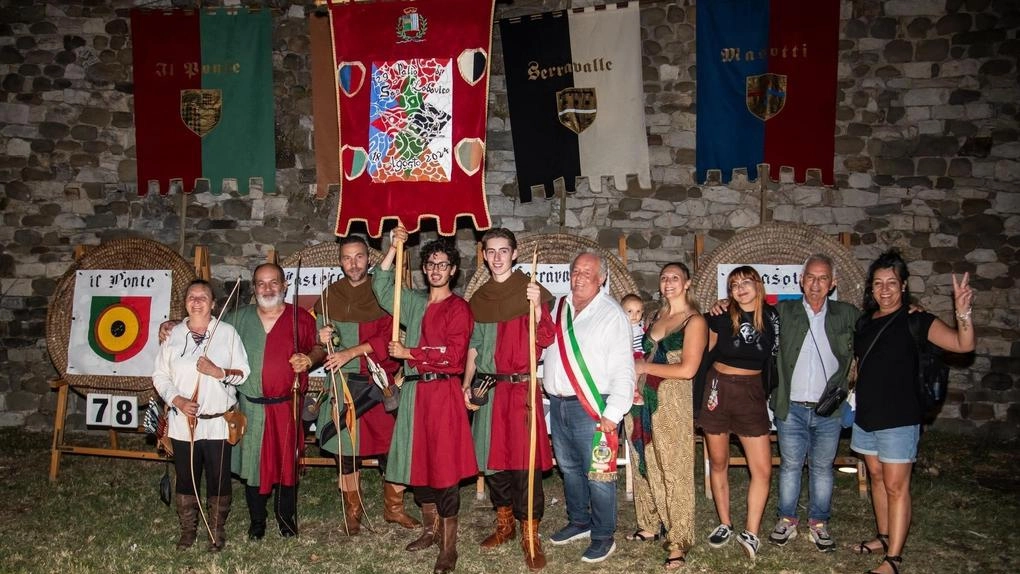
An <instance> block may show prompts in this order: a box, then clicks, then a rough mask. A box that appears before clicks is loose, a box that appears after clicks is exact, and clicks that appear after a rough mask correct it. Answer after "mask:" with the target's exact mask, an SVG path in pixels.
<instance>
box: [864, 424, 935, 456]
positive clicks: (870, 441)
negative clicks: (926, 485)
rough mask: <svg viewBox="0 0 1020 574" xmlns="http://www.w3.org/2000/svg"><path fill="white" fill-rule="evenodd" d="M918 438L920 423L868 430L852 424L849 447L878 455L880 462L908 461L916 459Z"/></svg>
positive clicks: (919, 436)
mask: <svg viewBox="0 0 1020 574" xmlns="http://www.w3.org/2000/svg"><path fill="white" fill-rule="evenodd" d="M920 438H921V425H910V426H905V427H894V428H891V429H882V430H877V431H872V432H868V431H866V430H864V429H862V428H861V427H859V426H857V425H856V424H854V431H853V436H852V438H851V439H850V449H851V450H854V451H856V452H859V453H861V454H869V455H872V456H878V460H879V461H880V462H890V463H909V462H914V460H915V459H917V441H918V440H919V439H920Z"/></svg>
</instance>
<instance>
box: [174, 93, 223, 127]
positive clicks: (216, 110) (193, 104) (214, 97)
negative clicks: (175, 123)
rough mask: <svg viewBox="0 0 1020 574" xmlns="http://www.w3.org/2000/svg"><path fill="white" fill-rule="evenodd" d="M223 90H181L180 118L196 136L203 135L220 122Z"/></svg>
mask: <svg viewBox="0 0 1020 574" xmlns="http://www.w3.org/2000/svg"><path fill="white" fill-rule="evenodd" d="M222 111H223V92H222V91H220V90H181V120H182V121H183V122H184V125H186V126H188V129H189V130H191V131H193V132H195V135H197V136H198V137H204V136H205V135H206V134H207V133H209V132H211V131H213V128H215V127H216V125H217V124H219V123H220V115H221V113H222Z"/></svg>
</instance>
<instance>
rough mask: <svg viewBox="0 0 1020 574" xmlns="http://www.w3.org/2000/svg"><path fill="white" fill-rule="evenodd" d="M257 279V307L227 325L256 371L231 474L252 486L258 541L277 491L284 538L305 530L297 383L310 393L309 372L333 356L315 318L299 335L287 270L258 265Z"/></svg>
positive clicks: (300, 318)
mask: <svg viewBox="0 0 1020 574" xmlns="http://www.w3.org/2000/svg"><path fill="white" fill-rule="evenodd" d="M253 279H254V283H255V300H256V302H257V305H245V306H243V307H241V308H240V309H238V310H237V311H234V312H232V313H229V314H228V315H227V316H226V317H224V321H226V322H228V323H230V324H231V325H233V326H234V329H235V330H237V332H238V334H239V335H240V336H241V342H242V343H243V344H244V350H245V351H246V352H247V353H248V359H249V363H250V365H251V370H252V372H251V375H250V376H249V377H248V379H247V380H246V381H245V382H244V384H242V385H241V386H239V387H238V388H237V399H238V401H237V404H238V407H240V409H241V411H242V412H244V414H245V415H247V417H248V430H247V431H246V433H245V435H244V438H243V439H241V441H240V442H239V443H238V444H237V446H236V447H235V448H234V449H233V453H232V455H233V456H232V457H231V458H232V461H231V469H232V470H233V472H234V474H236V475H238V476H239V477H240V478H241V480H242V481H244V483H245V489H244V497H245V501H246V502H247V503H248V512H249V514H250V517H251V525H250V527H249V528H248V536H249V538H251V539H254V540H258V539H261V538H262V537H263V536H264V535H265V531H266V517H267V513H266V503H267V502H268V500H269V496H270V494H272V493H273V492H274V491H275V492H276V503H275V504H274V505H273V508H274V511H275V514H276V522H277V524H278V525H279V527H280V534H281V535H283V536H284V537H289V536H295V535H296V534H297V533H298V529H297V482H298V481H297V464H296V462H297V461H296V457H297V453H298V449H299V448H300V447H301V446H303V443H304V435H303V433H301V432H298V429H297V427H295V424H294V416H293V411H292V408H293V405H292V402H291V401H292V388H293V385H294V382H295V378H296V379H297V381H298V384H299V387H300V388H299V395H301V396H303V394H304V392H305V390H306V389H307V388H308V369H309V368H310V367H311V366H312V365H314V364H316V363H318V362H319V361H321V360H322V358H323V356H324V355H325V351H323V350H322V348H321V347H319V345H318V341H317V333H316V329H315V320H314V319H313V318H312V316H311V314H309V313H308V312H307V311H304V310H300V309H299V310H297V311H296V317H297V336H296V337H295V335H294V327H295V325H294V323H295V309H294V307H293V306H292V305H290V304H289V303H284V293H285V292H286V288H287V285H286V280H285V278H284V274H283V269H281V268H280V266H278V265H276V264H275V263H264V264H262V265H259V266H258V267H256V268H255V273H254V274H253ZM295 341H296V343H297V348H296V349H295ZM301 396H299V397H298V398H299V400H300V398H301ZM299 404H300V402H299Z"/></svg>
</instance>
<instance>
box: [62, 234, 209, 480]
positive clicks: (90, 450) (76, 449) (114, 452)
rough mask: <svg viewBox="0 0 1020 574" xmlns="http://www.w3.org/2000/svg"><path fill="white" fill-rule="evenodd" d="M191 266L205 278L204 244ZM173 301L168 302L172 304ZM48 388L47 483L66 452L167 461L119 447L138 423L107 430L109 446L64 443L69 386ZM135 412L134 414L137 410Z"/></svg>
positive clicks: (81, 251)
mask: <svg viewBox="0 0 1020 574" xmlns="http://www.w3.org/2000/svg"><path fill="white" fill-rule="evenodd" d="M88 249H89V246H87V245H78V246H76V247H75V248H74V258H75V260H76V261H78V260H80V259H81V258H82V257H83V256H84V255H85V254H86V252H87V251H88ZM194 268H195V275H196V276H197V277H199V278H201V279H205V280H206V281H208V280H209V278H210V273H209V250H208V248H206V247H205V246H203V245H198V246H196V247H195V257H194ZM172 303H173V302H171V304H172ZM50 388H52V389H55V390H56V391H57V408H56V412H55V413H54V417H53V442H52V446H51V448H50V472H49V479H50V482H54V481H56V480H57V474H58V473H59V472H60V457H61V456H62V455H65V454H77V455H84V456H103V457H108V458H126V459H136V460H152V461H168V460H171V459H170V458H168V457H165V456H163V455H162V454H160V453H159V452H158V451H156V450H130V449H123V448H121V447H120V441H119V435H118V433H120V432H128V433H141V432H144V431H143V430H142V428H141V426H140V425H139V426H138V427H137V428H135V429H134V430H120V431H118V430H114V429H110V430H108V431H107V433H108V440H109V446H107V447H90V446H80V445H73V444H68V443H67V442H66V435H65V433H64V430H65V425H66V422H67V402H68V399H69V389H70V388H71V384H70V383H69V382H68V381H67V380H66V379H64V378H63V377H59V378H57V379H55V380H53V381H50ZM136 415H137V413H136Z"/></svg>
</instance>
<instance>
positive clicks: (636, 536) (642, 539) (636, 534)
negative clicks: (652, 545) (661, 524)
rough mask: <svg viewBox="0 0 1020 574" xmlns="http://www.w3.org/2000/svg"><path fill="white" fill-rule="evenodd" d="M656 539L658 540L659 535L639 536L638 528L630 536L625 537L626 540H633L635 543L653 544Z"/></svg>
mask: <svg viewBox="0 0 1020 574" xmlns="http://www.w3.org/2000/svg"><path fill="white" fill-rule="evenodd" d="M658 539H659V535H658V534H652V535H648V534H641V529H640V528H638V529H637V530H635V531H634V534H631V535H630V536H628V537H627V540H634V541H637V542H654V541H656V540H658Z"/></svg>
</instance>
